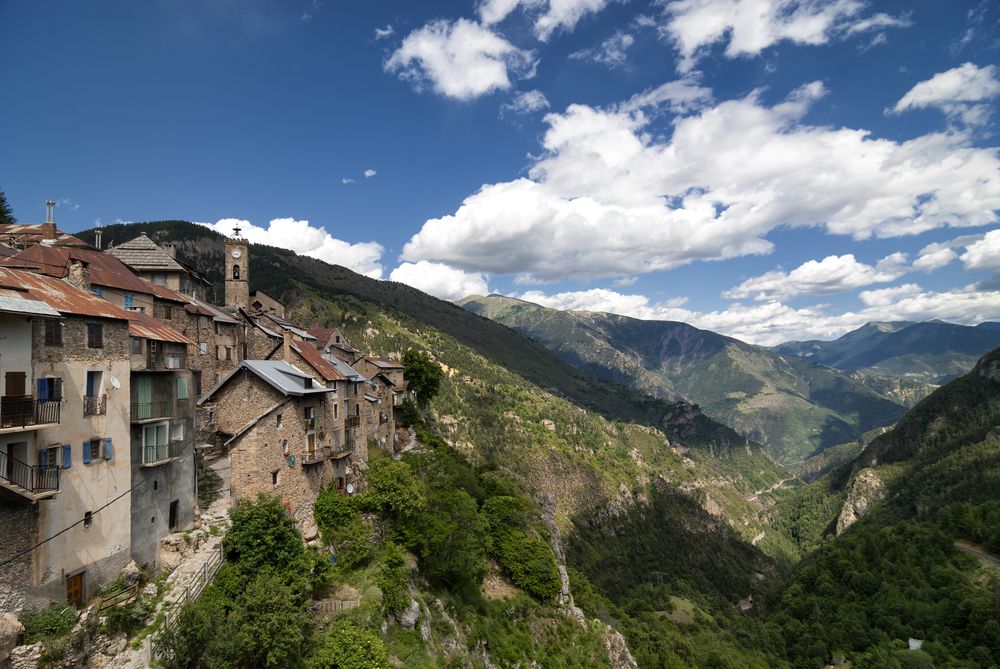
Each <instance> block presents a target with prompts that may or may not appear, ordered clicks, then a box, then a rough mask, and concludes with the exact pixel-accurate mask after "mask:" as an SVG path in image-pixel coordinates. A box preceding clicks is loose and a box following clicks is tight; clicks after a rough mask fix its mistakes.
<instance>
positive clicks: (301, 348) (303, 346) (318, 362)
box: [292, 341, 347, 381]
mask: <svg viewBox="0 0 1000 669" xmlns="http://www.w3.org/2000/svg"><path fill="white" fill-rule="evenodd" d="M292 348H293V349H295V350H296V351H297V352H298V354H299V355H301V356H302V358H303V359H304V360H305V361H306V362H307V363H309V366H310V367H312V368H313V369H315V370H316V372H317V373H318V374H319V375H320V376H322V377H323V380H325V381H346V380H347V377H346V376H344V375H343V374H341V373H340V371H339V370H338V369H337V368H336V367H335V366H334V365H331V364H330V363H329V362H328V361H327V360H326V359H325V358H324V357H323V356H322V355H320V352H319V351H317V350H316V347H315V346H313V345H312V344H310V343H309V342H307V341H293V342H292Z"/></svg>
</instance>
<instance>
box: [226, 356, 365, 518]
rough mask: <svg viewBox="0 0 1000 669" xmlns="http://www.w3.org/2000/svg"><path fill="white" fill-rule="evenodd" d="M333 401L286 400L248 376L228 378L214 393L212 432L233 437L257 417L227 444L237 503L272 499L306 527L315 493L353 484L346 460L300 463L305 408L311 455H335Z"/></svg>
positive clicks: (303, 449) (314, 397)
mask: <svg viewBox="0 0 1000 669" xmlns="http://www.w3.org/2000/svg"><path fill="white" fill-rule="evenodd" d="M333 397H335V394H334V393H330V394H324V395H319V394H317V395H312V396H308V397H285V396H283V395H282V394H281V393H279V392H278V391H276V390H275V389H273V388H272V387H271V386H269V385H268V384H267V383H265V382H264V381H262V380H261V379H259V378H258V377H256V376H255V375H254V374H252V373H250V372H244V373H243V374H241V375H240V377H239V378H236V379H233V380H231V381H230V382H229V383H228V384H227V385H226V387H225V388H223V389H222V390H220V391H219V392H218V393H217V394H216V396H215V397H214V398H213V399H214V402H213V404H212V411H213V412H214V415H215V427H216V429H217V430H220V431H223V432H225V433H227V434H235V433H236V432H238V431H239V430H241V429H242V428H244V427H245V426H246V425H247V424H248V423H249V422H250V421H252V420H255V419H257V418H261V419H260V421H259V422H257V424H256V425H255V426H254V427H253V428H251V429H250V430H248V431H247V432H246V433H245V434H243V435H242V436H241V437H240V438H239V439H237V440H236V441H235V442H233V444H232V445H231V449H230V457H231V460H232V467H233V469H232V489H233V494H234V496H235V497H236V499H237V501H239V500H243V499H250V500H252V499H255V498H256V497H257V496H258V495H259V494H261V493H264V494H266V495H272V496H276V497H279V498H280V499H281V500H282V501H283V502H284V503H285V505H286V507H287V508H288V509H289V511H290V513H292V515H293V516H294V517H295V519H296V520H297V521H299V522H301V523H306V522H308V521H310V520H311V518H312V505H313V503H314V502H315V501H316V496H317V495H318V494H319V491H320V490H322V489H323V488H324V487H326V486H330V485H338V484H339V483H343V485H344V487H346V484H347V483H350V482H355V481H354V479H353V477H354V476H355V472H354V470H355V469H356V468H355V467H351V466H350V462H349V461H348V459H347V458H346V457H342V458H335V457H327V458H326V459H322V460H320V461H319V462H317V463H315V464H307V465H303V464H302V463H303V461H304V460H306V458H307V451H306V432H307V430H306V423H305V408H306V407H314V408H315V409H316V419H317V423H318V428H317V429H316V430H315V432H316V452H317V453H318V454H322V453H326V454H329V455H333V454H334V449H335V447H336V445H335V439H334V434H335V433H334V431H333V430H332V429H331V426H333V425H334V424H335V421H334V420H333V408H332V407H333V404H332V399H333ZM279 415H280V417H281V418H280V420H279V419H278V416H279ZM325 449H326V450H325ZM348 470H350V472H351V473H350V474H349V473H348ZM340 479H343V481H340ZM355 483H356V482H355Z"/></svg>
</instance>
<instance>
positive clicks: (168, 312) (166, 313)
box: [161, 304, 174, 321]
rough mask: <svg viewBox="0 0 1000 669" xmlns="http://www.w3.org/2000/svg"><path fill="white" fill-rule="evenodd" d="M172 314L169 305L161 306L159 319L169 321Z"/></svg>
mask: <svg viewBox="0 0 1000 669" xmlns="http://www.w3.org/2000/svg"><path fill="white" fill-rule="evenodd" d="M173 313H174V312H173V309H172V308H171V307H170V306H169V305H166V304H165V305H163V310H162V311H161V314H162V315H161V318H163V319H165V320H168V321H169V320H170V319H171V318H173V317H174V316H173Z"/></svg>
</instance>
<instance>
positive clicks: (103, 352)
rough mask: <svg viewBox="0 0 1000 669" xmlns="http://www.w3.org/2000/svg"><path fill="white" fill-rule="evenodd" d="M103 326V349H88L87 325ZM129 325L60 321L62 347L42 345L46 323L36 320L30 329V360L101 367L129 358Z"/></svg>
mask: <svg viewBox="0 0 1000 669" xmlns="http://www.w3.org/2000/svg"><path fill="white" fill-rule="evenodd" d="M88 323H100V324H101V325H103V326H104V346H103V347H101V348H90V347H89V346H87V324H88ZM128 347H129V344H128V321H116V320H110V319H107V318H86V317H75V316H74V317H69V318H66V319H65V320H64V321H63V332H62V346H47V345H46V344H45V322H44V321H43V320H42V319H40V318H38V319H35V322H34V327H33V329H32V342H31V356H32V360H34V362H36V363H38V362H64V361H71V360H83V361H87V362H94V363H100V362H105V361H108V360H125V361H127V360H128V358H129V352H128V351H129V348H128Z"/></svg>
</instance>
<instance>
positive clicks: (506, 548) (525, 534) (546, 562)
mask: <svg viewBox="0 0 1000 669" xmlns="http://www.w3.org/2000/svg"><path fill="white" fill-rule="evenodd" d="M527 512H528V503H527V502H526V501H525V500H522V499H519V498H517V497H510V496H506V495H504V496H497V497H490V498H489V499H488V500H486V502H485V503H484V504H483V518H484V519H485V520H486V524H487V526H488V527H489V533H488V535H487V546H488V547H489V551H490V554H492V555H493V556H494V557H495V558H496V560H497V562H498V563H499V564H500V567H501V568H502V569H503V570H504V571H505V572H506V573H507V575H508V576H510V579H511V581H513V582H514V584H515V585H516V586H518V587H519V588H521V589H523V590H525V591H526V592H528V593H529V594H531V595H533V596H535V597H537V598H538V599H541V600H547V599H552V598H553V597H555V596H556V595H557V594H558V593H559V590H560V588H561V587H562V582H561V581H560V579H559V567H558V564H557V563H556V556H555V553H553V552H552V547H551V546H549V544H548V542H547V541H545V540H544V539H543V538H542V537H540V536H538V534H537V533H536V532H535V531H534V530H530V529H529V528H528V513H527Z"/></svg>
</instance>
